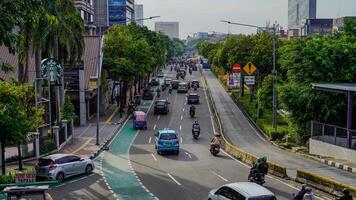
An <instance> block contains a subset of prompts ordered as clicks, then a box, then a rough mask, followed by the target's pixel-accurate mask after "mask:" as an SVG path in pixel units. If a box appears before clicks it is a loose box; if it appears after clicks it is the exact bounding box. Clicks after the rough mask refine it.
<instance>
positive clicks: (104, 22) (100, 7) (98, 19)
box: [94, 0, 109, 29]
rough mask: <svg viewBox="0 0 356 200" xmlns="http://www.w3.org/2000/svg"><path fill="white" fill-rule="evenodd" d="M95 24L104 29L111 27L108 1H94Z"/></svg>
mask: <svg viewBox="0 0 356 200" xmlns="http://www.w3.org/2000/svg"><path fill="white" fill-rule="evenodd" d="M94 23H95V24H96V25H97V26H98V27H101V28H104V29H106V28H107V27H109V13H108V0H94Z"/></svg>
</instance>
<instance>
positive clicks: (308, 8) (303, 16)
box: [288, 0, 316, 36]
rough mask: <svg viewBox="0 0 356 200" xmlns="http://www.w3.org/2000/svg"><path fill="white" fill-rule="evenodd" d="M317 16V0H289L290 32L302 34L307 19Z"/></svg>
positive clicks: (292, 34) (290, 33) (294, 34)
mask: <svg viewBox="0 0 356 200" xmlns="http://www.w3.org/2000/svg"><path fill="white" fill-rule="evenodd" d="M315 18H316V0H288V34H289V36H300V35H301V34H300V28H301V27H303V26H304V25H305V24H304V23H305V21H306V20H307V19H315Z"/></svg>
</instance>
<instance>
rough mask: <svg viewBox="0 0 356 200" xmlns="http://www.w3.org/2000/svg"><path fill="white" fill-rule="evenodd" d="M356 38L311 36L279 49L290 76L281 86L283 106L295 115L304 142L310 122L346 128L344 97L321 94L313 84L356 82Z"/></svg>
mask: <svg viewBox="0 0 356 200" xmlns="http://www.w3.org/2000/svg"><path fill="white" fill-rule="evenodd" d="M354 41H355V36H338V37H311V38H307V39H306V40H293V41H291V42H289V43H287V44H285V45H284V46H283V47H282V48H281V49H280V54H281V59H280V63H281V66H282V68H281V69H282V70H283V71H284V73H285V74H286V75H287V77H286V80H285V83H284V84H282V85H280V87H279V89H278V90H279V92H280V93H279V99H280V101H281V102H282V105H283V107H285V108H287V110H288V111H290V112H291V113H292V120H293V121H295V122H296V125H297V129H296V130H297V132H298V134H299V138H300V139H301V141H306V139H308V138H309V131H310V128H309V125H308V124H309V122H310V120H317V121H322V122H325V123H332V124H336V125H341V126H343V125H344V123H345V119H344V116H346V104H345V97H344V96H343V95H339V94H332V93H326V92H318V91H315V90H313V89H312V86H311V84H312V83H335V82H355V81H356V58H355V56H354V55H356V43H355V42H354Z"/></svg>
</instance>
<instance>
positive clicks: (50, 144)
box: [40, 139, 57, 155]
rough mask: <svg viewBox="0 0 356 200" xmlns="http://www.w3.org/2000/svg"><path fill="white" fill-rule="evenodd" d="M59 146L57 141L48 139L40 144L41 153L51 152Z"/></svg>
mask: <svg viewBox="0 0 356 200" xmlns="http://www.w3.org/2000/svg"><path fill="white" fill-rule="evenodd" d="M56 148H57V145H56V142H55V141H54V140H53V139H51V140H49V141H46V142H45V143H43V144H42V145H40V154H41V155H43V154H46V153H49V152H51V151H53V150H55V149H56Z"/></svg>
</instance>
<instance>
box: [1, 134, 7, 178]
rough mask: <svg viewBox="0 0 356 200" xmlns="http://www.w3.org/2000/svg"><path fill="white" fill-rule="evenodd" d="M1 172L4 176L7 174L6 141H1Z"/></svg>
mask: <svg viewBox="0 0 356 200" xmlns="http://www.w3.org/2000/svg"><path fill="white" fill-rule="evenodd" d="M1 158H2V159H1V171H2V175H5V174H6V166H5V141H4V139H1Z"/></svg>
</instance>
